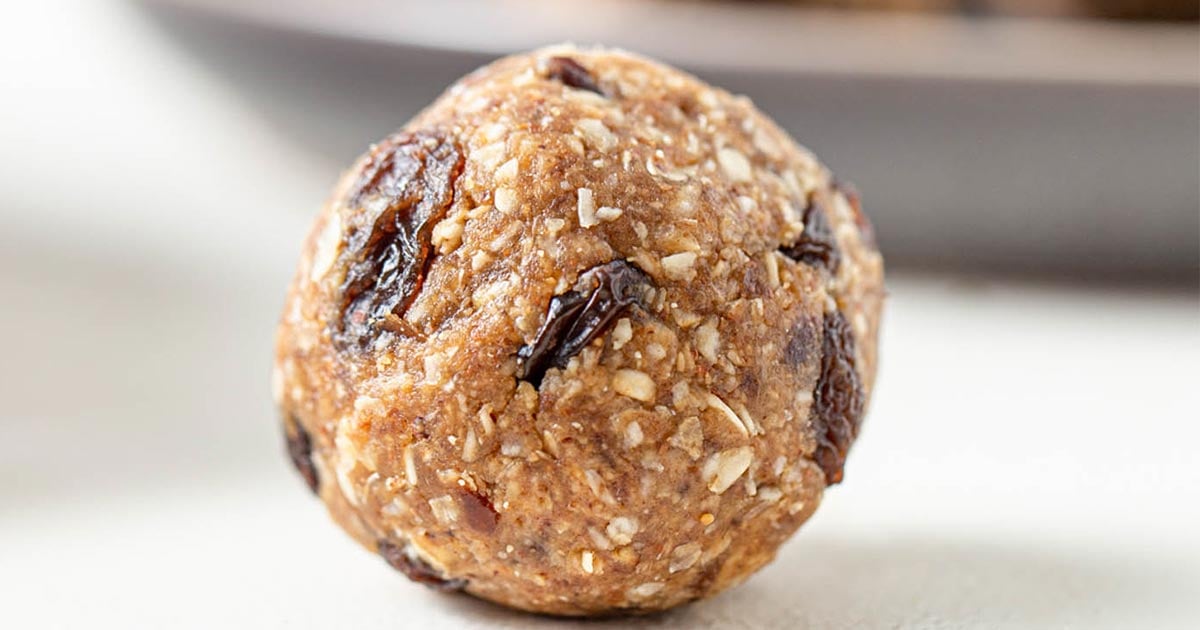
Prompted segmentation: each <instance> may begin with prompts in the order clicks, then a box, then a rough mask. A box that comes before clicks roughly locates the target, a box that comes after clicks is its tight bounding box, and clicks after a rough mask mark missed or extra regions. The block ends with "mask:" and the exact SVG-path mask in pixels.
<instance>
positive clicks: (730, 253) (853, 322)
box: [273, 46, 883, 615]
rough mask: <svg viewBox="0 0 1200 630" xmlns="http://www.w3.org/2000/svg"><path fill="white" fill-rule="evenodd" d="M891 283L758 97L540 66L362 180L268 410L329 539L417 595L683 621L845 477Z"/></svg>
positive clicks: (431, 116)
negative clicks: (332, 530)
mask: <svg viewBox="0 0 1200 630" xmlns="http://www.w3.org/2000/svg"><path fill="white" fill-rule="evenodd" d="M882 274H883V269H882V259H881V257H880V255H879V253H878V250H877V249H876V246H875V244H874V237H873V235H872V233H871V230H870V224H869V223H868V222H867V220H866V218H865V216H864V215H863V214H862V211H861V208H860V207H859V202H858V197H857V195H856V194H854V193H853V192H852V191H850V190H849V189H848V188H846V187H844V186H840V185H838V184H837V183H836V182H835V181H834V180H833V179H832V177H831V175H830V173H829V172H828V171H827V170H826V169H825V168H824V167H823V166H822V165H821V164H820V163H819V162H818V161H817V160H816V159H815V158H814V156H813V155H812V154H811V153H810V152H808V151H807V150H806V149H804V148H802V147H800V146H798V145H796V144H795V143H794V142H793V141H792V140H791V139H790V138H789V137H788V135H787V134H786V133H784V132H783V131H781V130H780V129H779V128H778V127H776V126H775V124H773V123H772V122H771V121H770V120H769V119H768V118H767V117H765V116H764V115H763V114H762V113H760V112H759V111H758V110H757V109H755V108H754V106H753V105H752V104H751V102H750V101H749V100H748V99H746V98H744V97H738V96H733V95H730V94H728V93H726V92H724V91H721V90H719V89H715V88H712V87H709V86H708V85H705V84H704V83H702V82H700V81H698V80H697V79H695V78H693V77H691V76H689V75H687V74H684V73H681V72H679V71H676V70H674V69H671V68H668V67H665V66H663V65H660V64H657V63H655V62H652V61H649V60H646V59H644V58H641V57H637V56H634V55H631V54H628V53H623V52H615V51H608V50H598V49H576V48H573V47H568V46H559V47H553V48H548V49H542V50H538V51H535V52H533V53H530V54H525V55H518V56H514V57H509V58H506V59H502V60H500V61H497V62H495V63H493V64H491V65H489V66H487V67H484V68H482V69H480V70H478V71H476V72H474V73H472V74H470V75H468V76H466V77H464V78H463V79H462V80H461V81H459V82H458V83H456V84H455V85H454V86H452V87H451V88H450V89H449V90H448V91H447V92H446V93H445V94H444V95H443V96H442V97H440V98H439V99H438V100H437V101H436V102H434V103H433V104H432V105H431V106H430V107H429V108H428V109H426V110H425V111H424V112H422V113H421V114H419V115H418V116H417V117H416V118H414V119H413V120H412V121H411V122H409V123H408V124H407V125H406V126H405V127H404V128H403V129H402V130H401V131H399V132H397V133H396V134H394V135H393V136H391V137H389V138H388V139H386V140H384V141H383V142H381V143H379V144H378V145H375V146H373V147H372V148H371V149H370V150H369V151H368V152H367V154H366V155H364V156H363V157H362V158H360V159H359V160H358V161H357V162H356V163H355V164H354V165H353V166H352V167H351V168H350V169H349V171H348V172H347V173H346V174H345V175H344V177H343V178H342V180H341V182H340V183H339V184H338V186H337V188H336V190H335V191H334V193H333V195H332V197H331V199H330V201H329V202H328V204H327V205H326V207H325V208H324V210H323V211H322V212H321V214H320V216H319V217H318V218H317V220H316V222H315V224H314V226H313V229H312V232H311V234H310V236H309V238H308V240H307V241H306V243H305V246H304V250H303V254H302V256H301V260H300V264H299V268H298V271H297V274H296V276H295V278H294V280H293V283H292V286H291V290H290V293H289V295H288V298H287V303H286V306H285V308H284V313H283V317H282V321H281V323H280V327H279V332H278V338H277V349H276V360H275V367H274V372H273V386H274V395H275V398H276V401H277V403H278V405H279V407H280V409H281V411H282V414H283V418H284V427H285V431H286V434H287V438H288V448H289V453H290V455H291V457H292V460H293V462H294V463H295V464H296V466H297V468H298V469H299V470H300V472H301V473H302V474H303V475H304V477H305V479H306V480H307V481H308V482H309V484H310V486H311V487H312V488H313V490H314V491H315V492H316V493H317V494H318V495H319V496H320V497H321V499H322V500H323V501H324V502H325V503H326V504H327V506H328V507H329V510H330V512H331V514H332V515H333V517H334V519H336V521H337V522H338V523H339V524H340V525H341V526H342V527H344V528H345V529H346V531H348V532H349V533H350V534H351V535H352V536H354V537H355V538H356V539H357V540H358V541H359V542H361V543H362V544H363V545H364V546H366V547H367V548H369V549H371V550H373V551H376V552H377V553H379V554H380V555H381V556H383V558H384V559H385V560H386V561H387V562H389V563H391V564H392V565H393V566H394V567H396V568H397V569H399V570H401V571H403V572H404V573H406V574H407V575H408V576H409V577H411V578H413V579H416V580H418V581H422V582H425V583H427V584H430V585H432V586H436V587H439V588H447V589H463V590H465V591H466V592H468V593H470V594H472V595H475V596H478V597H482V598H485V599H488V600H492V601H495V602H498V603H501V604H505V605H508V606H512V607H515V608H520V609H525V610H531V611H539V612H545V613H551V614H561V615H589V614H604V613H612V612H621V611H631V612H638V611H652V610H658V609H664V608H668V607H671V606H674V605H677V604H680V603H682V602H686V601H690V600H694V599H698V598H702V597H707V596H710V595H712V594H714V593H716V592H718V591H721V590H723V589H725V588H728V587H730V586H732V585H735V584H737V583H739V582H741V581H742V580H744V579H745V578H746V577H748V576H749V575H750V574H751V573H753V572H754V571H755V570H757V569H759V568H760V567H762V566H763V565H764V564H766V563H768V562H769V561H770V560H771V559H772V558H773V557H774V555H775V552H776V550H777V549H778V547H779V546H780V545H781V544H782V543H783V542H784V541H785V540H786V539H787V538H788V537H789V536H790V535H791V534H792V532H794V531H795V530H796V528H797V527H799V526H800V525H801V524H802V523H803V522H804V521H805V520H806V519H808V518H809V516H811V515H812V513H813V511H814V510H815V509H816V508H817V505H818V504H819V503H820V500H821V496H822V493H823V492H824V490H825V488H826V486H827V485H829V484H831V483H835V482H836V481H838V480H840V478H841V475H842V464H843V461H844V457H845V452H846V449H848V448H849V445H850V442H851V441H852V440H853V438H854V436H855V435H856V434H857V431H858V426H859V423H860V422H861V418H862V413H863V409H864V407H865V404H866V401H867V398H868V397H869V395H870V391H871V387H872V384H873V381H874V375H875V364H876V336H877V330H878V326H879V317H880V308H881V301H882V296H883V286H882V282H883V275H882Z"/></svg>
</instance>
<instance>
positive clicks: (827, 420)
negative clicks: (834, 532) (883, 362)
mask: <svg viewBox="0 0 1200 630" xmlns="http://www.w3.org/2000/svg"><path fill="white" fill-rule="evenodd" d="M863 406H864V395H863V388H862V383H861V381H860V380H859V378H858V371H857V370H855V367H854V331H853V330H851V329H850V324H849V322H847V321H846V317H845V316H844V315H842V313H841V312H840V311H835V312H833V313H829V314H826V315H825V336H824V339H823V340H822V342H821V376H820V377H819V378H818V379H817V386H816V390H815V391H814V392H813V404H812V411H811V413H810V415H809V418H810V420H811V423H812V426H813V427H814V429H815V430H816V439H817V450H816V453H815V455H814V457H815V459H816V462H817V464H818V465H819V466H820V467H821V470H823V471H825V483H827V484H829V485H833V484H835V483H839V482H840V481H841V480H842V467H843V465H844V464H845V462H846V453H847V452H849V450H850V444H851V443H853V442H854V438H855V436H857V435H858V427H859V424H860V423H861V422H862V415H863Z"/></svg>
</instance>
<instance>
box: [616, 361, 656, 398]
mask: <svg viewBox="0 0 1200 630" xmlns="http://www.w3.org/2000/svg"><path fill="white" fill-rule="evenodd" d="M613 389H615V390H616V391H617V393H618V394H621V395H622V396H628V397H630V398H634V399H636V400H640V401H642V402H650V401H653V400H654V396H655V389H656V386H655V385H654V379H652V378H650V375H648V374H646V373H645V372H641V371H638V370H625V369H623V370H617V373H616V374H614V375H613Z"/></svg>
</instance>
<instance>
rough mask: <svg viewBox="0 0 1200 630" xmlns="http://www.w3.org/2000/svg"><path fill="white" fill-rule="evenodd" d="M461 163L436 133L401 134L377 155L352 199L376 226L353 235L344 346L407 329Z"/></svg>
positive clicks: (345, 288)
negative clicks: (405, 318)
mask: <svg viewBox="0 0 1200 630" xmlns="http://www.w3.org/2000/svg"><path fill="white" fill-rule="evenodd" d="M463 161H464V158H463V153H462V150H461V149H459V147H458V146H457V145H456V144H454V143H453V142H452V141H451V140H449V139H448V138H446V137H444V136H443V135H441V134H438V133H433V132H417V133H399V134H396V135H393V136H391V137H389V138H388V139H387V140H385V141H383V142H382V143H380V144H379V145H378V146H377V147H375V148H374V150H373V151H372V152H371V157H370V161H369V162H368V164H367V166H366V167H365V168H364V169H363V173H362V176H361V177H360V178H359V181H358V184H357V186H356V187H355V189H354V191H353V192H352V193H351V195H350V205H351V206H352V207H354V208H359V209H361V211H362V212H364V213H366V214H367V215H368V216H367V218H368V221H369V223H370V225H371V227H370V229H359V230H357V231H351V232H350V234H349V236H348V237H347V243H346V252H347V255H348V256H349V260H348V262H347V263H345V264H347V265H348V269H347V270H346V276H345V281H344V282H343V284H342V288H341V291H342V317H341V321H340V326H341V330H340V331H339V332H340V333H341V334H340V335H339V340H340V341H341V342H342V343H343V345H357V346H359V347H364V346H366V345H367V344H368V343H369V342H370V341H371V340H372V339H374V337H375V336H376V335H377V334H378V333H379V331H380V330H384V329H387V330H397V329H403V326H402V325H401V324H402V321H403V320H401V319H400V317H401V316H402V315H403V314H404V311H405V310H407V309H408V307H409V305H411V304H412V302H413V300H415V299H416V297H417V295H418V294H419V292H420V290H421V285H422V283H423V282H424V281H425V274H426V272H427V271H428V269H429V263H430V260H431V259H432V250H433V245H432V242H431V240H432V232H433V226H434V225H436V224H437V222H438V221H440V220H441V219H442V217H443V216H445V214H446V209H447V208H449V207H450V204H451V203H453V201H454V182H455V180H456V179H458V176H459V174H460V173H462V169H463Z"/></svg>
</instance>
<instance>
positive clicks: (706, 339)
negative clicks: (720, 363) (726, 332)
mask: <svg viewBox="0 0 1200 630" xmlns="http://www.w3.org/2000/svg"><path fill="white" fill-rule="evenodd" d="M720 346H721V335H720V333H718V332H717V324H716V322H715V321H712V320H709V321H707V322H705V323H704V325H702V326H700V327H699V328H697V329H696V351H697V352H699V353H700V356H702V357H704V358H705V359H708V360H709V361H710V362H712V363H716V362H717V352H718V351H719V350H720Z"/></svg>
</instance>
